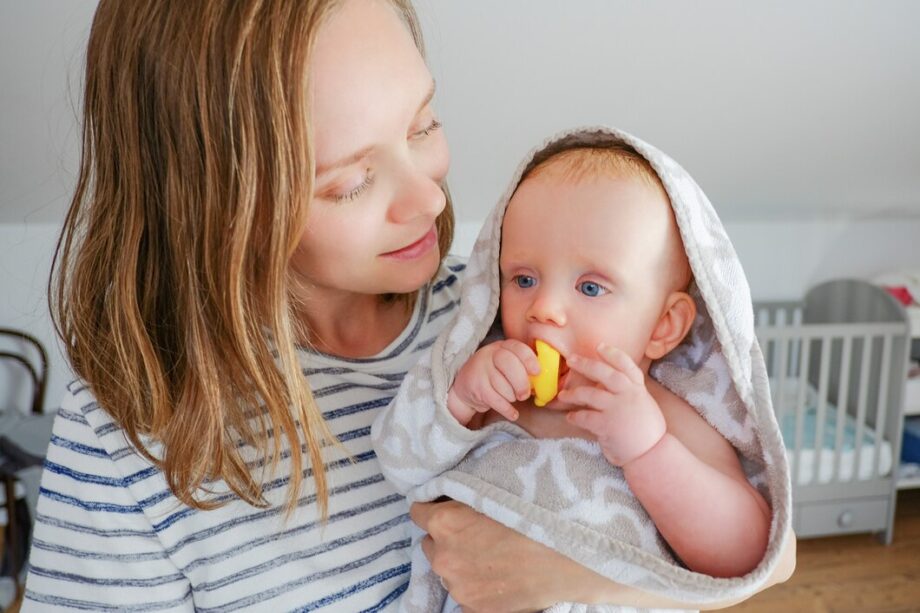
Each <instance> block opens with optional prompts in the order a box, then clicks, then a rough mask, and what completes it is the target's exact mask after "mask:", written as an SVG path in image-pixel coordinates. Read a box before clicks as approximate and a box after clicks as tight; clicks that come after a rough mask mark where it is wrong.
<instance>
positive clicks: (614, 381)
mask: <svg viewBox="0 0 920 613" xmlns="http://www.w3.org/2000/svg"><path fill="white" fill-rule="evenodd" d="M568 365H569V368H570V369H571V370H574V371H575V372H577V373H579V374H581V375H583V376H584V377H585V378H587V379H588V380H590V381H594V382H595V383H598V384H600V385H601V386H603V387H604V389H606V390H609V391H610V392H613V393H615V394H616V393H620V392H623V391H626V390H627V389H629V388H630V387H631V386H632V385H633V382H632V380H631V379H630V378H629V377H628V376H626V374H625V373H623V372H621V371H619V370H617V369H616V368H614V367H613V366H611V365H610V364H607V363H606V362H602V361H601V360H593V359H591V358H585V357H582V356H578V355H573V356H571V357H570V358H569V360H568Z"/></svg>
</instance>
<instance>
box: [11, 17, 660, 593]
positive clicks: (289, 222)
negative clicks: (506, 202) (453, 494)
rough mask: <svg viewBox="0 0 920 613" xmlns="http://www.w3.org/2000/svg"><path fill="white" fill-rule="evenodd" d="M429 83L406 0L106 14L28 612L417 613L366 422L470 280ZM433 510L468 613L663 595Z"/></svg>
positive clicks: (95, 60) (92, 85)
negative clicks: (452, 254) (405, 604)
mask: <svg viewBox="0 0 920 613" xmlns="http://www.w3.org/2000/svg"><path fill="white" fill-rule="evenodd" d="M433 93H434V84H433V82H432V79H431V76H430V74H429V72H428V70H427V68H426V67H425V64H424V61H423V59H422V55H421V53H420V39H419V35H418V28H417V24H416V21H415V17H414V14H413V11H412V9H411V6H408V5H407V4H406V3H405V2H404V1H403V0H391V1H384V0H344V1H342V2H332V1H315V2H284V1H277V2H270V1H259V0H249V1H247V2H236V3H229V2H209V3H206V4H204V5H202V4H201V3H189V2H186V1H185V0H167V1H161V2H156V3H135V2H115V1H112V0H102V1H101V2H100V4H99V8H98V10H97V13H96V17H95V19H94V23H93V27H92V32H91V35H90V41H89V47H88V54H87V74H86V99H85V111H84V112H85V116H84V123H85V127H84V148H83V162H82V169H81V173H80V177H79V182H78V187H77V191H76V194H75V196H74V199H73V204H72V207H71V210H70V212H69V214H68V218H67V222H66V224H65V228H64V234H63V236H62V241H61V243H60V246H59V252H58V258H59V261H58V266H57V271H58V272H57V279H56V292H55V293H54V295H55V297H56V300H55V305H54V308H55V314H56V321H57V323H58V326H59V332H60V334H61V336H62V338H63V339H64V341H65V345H66V348H67V351H68V353H69V356H70V359H71V361H72V363H73V367H74V370H75V372H76V373H77V374H78V375H79V377H80V379H81V380H80V381H78V382H76V383H74V384H73V385H72V386H71V393H70V394H69V395H68V396H67V397H66V398H65V399H64V401H63V403H62V410H61V412H60V414H59V416H58V418H57V422H56V426H55V434H54V438H53V440H52V445H51V448H50V449H49V454H48V462H47V465H46V469H45V475H44V478H43V489H42V497H41V499H40V501H39V506H38V517H37V522H36V530H35V539H34V546H33V550H32V553H31V559H30V561H31V568H30V574H29V578H28V582H27V592H26V598H25V603H24V610H41V611H45V610H49V609H51V608H54V607H60V608H82V609H91V610H102V609H106V608H124V609H145V610H159V609H175V610H191V609H193V608H195V609H204V610H212V609H213V610H234V609H239V608H259V609H272V610H289V609H295V608H296V609H303V610H316V609H319V610H335V611H342V610H345V611H357V610H380V609H384V608H387V607H392V606H395V602H396V601H397V599H398V598H399V596H400V594H401V593H402V592H403V590H405V586H406V583H407V578H408V574H407V573H408V547H409V542H408V540H407V537H406V522H407V521H408V517H407V513H408V508H407V505H406V503H405V501H404V500H403V499H401V498H400V497H399V496H398V495H396V494H395V492H394V490H392V489H391V488H390V487H389V486H388V484H387V483H386V482H385V481H383V479H382V476H381V475H380V470H379V467H378V466H377V463H376V458H375V457H374V455H373V453H372V451H371V446H370V440H369V439H370V437H369V429H370V424H371V422H372V421H373V419H374V417H375V416H376V413H377V411H378V410H379V409H380V408H381V407H383V406H385V405H386V404H387V403H388V402H389V400H390V398H391V397H392V396H393V395H394V393H395V389H396V387H398V384H399V381H400V380H401V378H402V376H403V375H404V374H405V371H406V370H407V369H408V367H409V366H411V364H412V363H413V361H414V360H415V359H417V356H418V352H419V351H420V350H422V349H424V348H425V347H426V345H427V343H430V342H431V340H432V339H433V338H434V337H435V336H436V335H437V333H438V332H439V331H440V329H441V327H442V326H443V324H444V322H446V321H447V319H448V318H449V317H450V314H451V311H452V309H453V307H454V306H455V301H456V299H457V293H456V286H457V285H459V284H457V283H456V275H457V274H458V273H460V272H461V271H462V268H463V266H462V263H460V262H457V261H455V260H450V259H449V260H447V261H443V258H444V254H445V253H446V251H447V249H448V247H449V244H450V239H451V233H452V212H451V208H450V204H449V201H448V198H447V195H446V194H447V192H446V190H445V189H443V187H442V186H443V180H444V177H445V175H446V173H447V167H448V152H447V148H446V143H445V140H444V136H443V133H442V132H441V130H440V129H439V128H440V123H439V122H438V121H437V118H436V115H435V113H434V111H433V108H432V106H431V99H432V96H433ZM304 375H305V376H304ZM291 407H293V408H294V410H291ZM412 514H413V518H414V519H415V520H416V522H417V523H419V524H420V525H421V526H422V527H423V528H424V529H426V530H427V531H428V532H429V533H430V534H431V537H429V540H428V541H426V543H425V548H426V551H427V552H428V553H429V556H430V557H432V558H434V559H436V560H437V561H438V567H439V568H443V569H444V572H443V575H444V580H445V582H446V583H447V584H448V585H449V586H450V587H451V590H452V592H453V593H454V596H455V598H457V600H458V601H459V602H460V603H461V604H465V605H468V606H469V607H471V608H473V609H491V610H508V609H510V608H512V607H513V608H518V609H536V608H540V607H543V606H546V605H549V604H551V603H552V602H556V601H559V600H580V601H591V600H597V599H599V598H600V599H610V598H620V599H621V600H620V601H621V602H624V603H627V604H629V603H630V602H631V601H632V602H637V603H641V602H656V601H654V600H647V601H643V600H642V599H643V598H646V595H644V594H639V593H625V592H624V591H622V590H618V587H617V586H616V585H614V584H611V583H609V582H606V581H604V580H602V579H601V578H599V577H597V576H595V575H592V574H591V573H589V572H587V571H585V570H584V569H582V568H581V567H578V566H577V565H575V564H574V563H572V562H569V561H567V560H566V559H564V558H561V557H560V556H558V555H556V554H554V553H552V552H550V551H548V550H546V549H544V548H542V547H541V546H539V545H536V544H534V543H532V542H530V541H528V540H526V539H524V538H523V537H520V536H519V535H517V534H516V533H513V532H511V531H510V530H507V529H505V528H503V527H500V526H498V525H497V524H495V523H494V522H491V521H489V520H486V519H484V518H482V517H481V516H479V515H477V514H475V513H473V512H471V511H470V510H468V509H466V508H463V507H460V506H459V505H456V504H455V503H441V504H434V505H418V506H416V507H415V508H413V510H412ZM521 559H528V560H532V561H533V563H532V564H530V565H528V566H527V567H526V568H525V567H522V566H521V565H520V564H519V563H518V561H519V560H521ZM496 582H497V583H496ZM631 599H632V600H631Z"/></svg>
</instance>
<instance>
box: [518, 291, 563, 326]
mask: <svg viewBox="0 0 920 613" xmlns="http://www.w3.org/2000/svg"><path fill="white" fill-rule="evenodd" d="M527 319H528V320H529V321H533V322H537V323H544V324H552V325H555V326H564V325H565V323H566V314H565V305H563V304H562V301H561V300H559V299H557V298H556V297H555V296H553V295H552V294H551V293H549V292H543V293H541V294H540V295H539V296H537V298H536V300H534V301H533V302H532V303H530V308H529V309H528V310H527Z"/></svg>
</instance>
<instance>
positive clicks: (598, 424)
mask: <svg viewBox="0 0 920 613" xmlns="http://www.w3.org/2000/svg"><path fill="white" fill-rule="evenodd" d="M565 418H566V420H567V421H568V422H569V423H570V424H572V425H573V426H575V427H576V428H581V429H582V430H587V431H588V432H591V433H592V434H595V435H597V436H599V435H601V434H602V433H603V432H606V430H607V420H606V416H605V415H604V414H603V413H600V412H598V411H592V410H590V409H582V410H580V411H569V412H568V413H567V414H566V416H565Z"/></svg>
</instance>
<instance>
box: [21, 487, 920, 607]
mask: <svg viewBox="0 0 920 613" xmlns="http://www.w3.org/2000/svg"><path fill="white" fill-rule="evenodd" d="M18 609H19V607H18V606H15V605H14V606H13V607H12V608H10V609H8V610H7V613H13V612H16V611H18ZM725 610H726V611H732V612H733V613H739V612H744V613H755V612H756V613H794V612H797V611H802V612H803V613H824V612H827V613H837V612H841V613H850V612H854V611H859V612H866V613H874V612H885V613H896V612H904V613H907V612H912V613H918V612H920V489H917V490H907V491H902V492H901V493H900V494H899V495H898V509H897V519H896V520H895V531H894V542H893V543H892V544H891V545H889V546H887V547H886V546H885V545H882V544H881V543H879V542H878V541H877V540H876V539H875V537H873V536H870V535H865V534H863V535H856V536H843V537H836V538H820V539H807V540H800V541H799V543H798V560H797V561H796V570H795V574H794V575H793V576H792V578H791V579H790V580H789V581H787V582H786V583H784V584H782V585H778V586H776V587H773V588H770V589H769V590H767V591H765V592H762V593H761V594H759V595H757V596H755V597H754V598H751V599H750V600H748V601H746V602H744V603H743V604H740V605H737V606H735V607H732V608H730V609H725Z"/></svg>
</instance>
